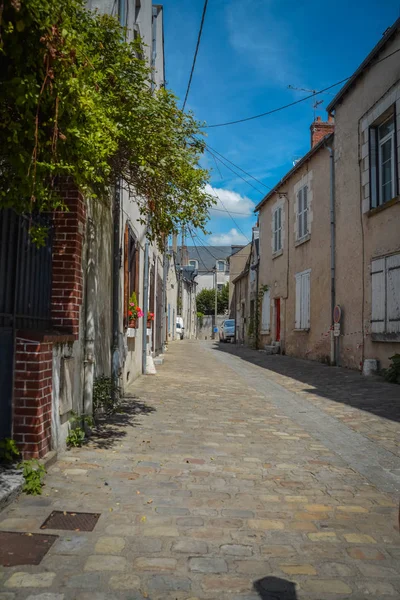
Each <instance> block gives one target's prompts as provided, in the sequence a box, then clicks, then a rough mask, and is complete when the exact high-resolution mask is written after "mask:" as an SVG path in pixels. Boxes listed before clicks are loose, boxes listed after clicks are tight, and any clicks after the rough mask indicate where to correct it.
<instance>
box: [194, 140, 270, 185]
mask: <svg viewBox="0 0 400 600" xmlns="http://www.w3.org/2000/svg"><path fill="white" fill-rule="evenodd" d="M206 147H207V148H208V149H209V150H212V151H213V152H215V154H218V156H221V158H223V159H224V160H226V162H228V163H229V164H231V165H232V166H234V167H236V169H239V171H242V173H244V174H245V175H247V176H248V177H251V179H254V181H257V183H259V184H260V185H262V186H264V187H265V188H266V189H267V190H272V189H273V188H271V187H269V186H268V185H266V184H265V183H263V182H262V181H261V180H260V179H257V177H254V175H251V173H248V172H247V171H245V170H244V169H242V167H239V165H237V164H235V163H234V162H232V161H231V160H229V158H226V156H224V155H223V154H221V152H218V150H215V148H213V147H212V146H210V144H206ZM215 158H216V157H214V160H215Z"/></svg>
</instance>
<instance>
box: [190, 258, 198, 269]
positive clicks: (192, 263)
mask: <svg viewBox="0 0 400 600" xmlns="http://www.w3.org/2000/svg"><path fill="white" fill-rule="evenodd" d="M189 267H194V268H195V269H197V268H198V262H197V260H189Z"/></svg>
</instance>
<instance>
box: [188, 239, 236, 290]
mask: <svg viewBox="0 0 400 600" xmlns="http://www.w3.org/2000/svg"><path fill="white" fill-rule="evenodd" d="M238 249H239V248H238ZM231 254H232V246H207V247H206V246H183V248H182V246H179V248H178V260H179V264H182V265H183V266H186V265H189V266H191V267H193V268H194V269H196V271H197V277H196V281H197V293H199V292H201V290H204V289H207V290H214V289H215V286H216V285H217V288H218V289H219V290H220V289H222V287H223V286H224V285H225V284H226V283H228V282H229V260H228V259H229V256H230V255H231Z"/></svg>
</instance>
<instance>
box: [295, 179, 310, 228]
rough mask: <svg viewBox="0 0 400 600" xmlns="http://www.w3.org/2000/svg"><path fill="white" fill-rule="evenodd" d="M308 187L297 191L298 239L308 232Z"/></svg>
mask: <svg viewBox="0 0 400 600" xmlns="http://www.w3.org/2000/svg"><path fill="white" fill-rule="evenodd" d="M307 194H308V188H307V186H306V185H305V186H304V187H302V188H300V189H299V191H298V192H297V239H299V240H301V239H302V238H303V237H305V236H306V235H307V234H308V197H307Z"/></svg>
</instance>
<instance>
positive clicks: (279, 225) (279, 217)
mask: <svg viewBox="0 0 400 600" xmlns="http://www.w3.org/2000/svg"><path fill="white" fill-rule="evenodd" d="M278 227H279V229H280V228H281V227H282V209H281V208H278Z"/></svg>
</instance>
